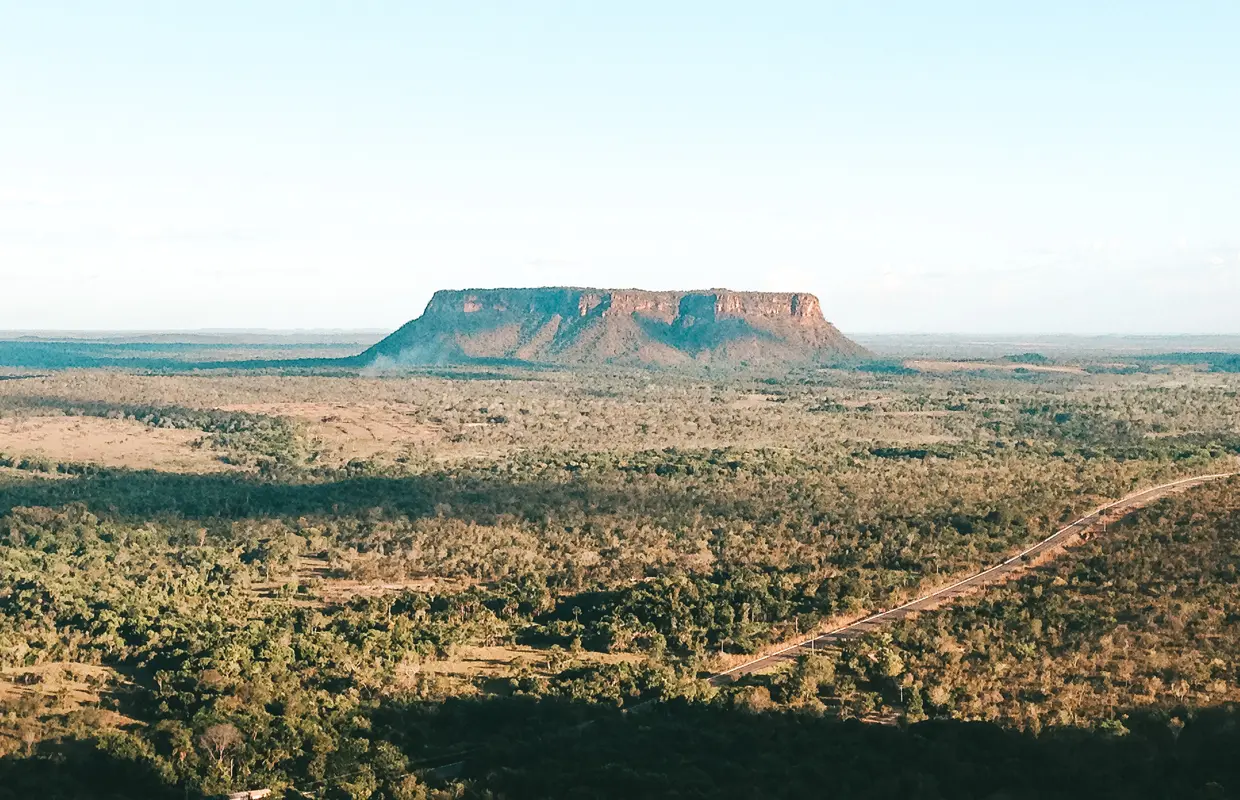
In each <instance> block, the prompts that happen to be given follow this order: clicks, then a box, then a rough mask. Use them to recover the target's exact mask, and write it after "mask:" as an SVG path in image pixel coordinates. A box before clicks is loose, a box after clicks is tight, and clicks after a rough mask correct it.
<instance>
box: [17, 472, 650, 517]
mask: <svg viewBox="0 0 1240 800" xmlns="http://www.w3.org/2000/svg"><path fill="white" fill-rule="evenodd" d="M665 499H666V498H665ZM645 502H652V500H651V499H650V498H648V497H645V496H644V495H635V494H634V493H633V492H632V491H627V492H626V491H619V490H609V489H604V488H602V487H599V486H597V485H592V484H588V483H586V482H584V481H572V480H569V481H565V482H558V481H523V482H514V481H510V480H507V479H504V478H503V477H500V476H496V477H490V476H487V477H476V478H461V477H459V476H453V475H449V474H446V473H434V474H428V475H417V476H409V477H374V476H360V477H353V478H342V479H339V480H334V481H326V482H305V483H283V482H275V481H270V480H265V479H261V478H258V477H255V476H253V475H247V474H228V473H220V474H179V473H167V472H155V471H136V470H126V469H92V470H91V471H90V472H89V473H88V474H84V475H77V476H73V477H66V478H59V479H55V480H21V481H11V482H0V515H3V514H7V513H8V512H9V511H11V510H12V509H13V508H15V507H19V506H47V507H53V508H55V507H60V506H64V505H67V504H69V503H81V504H83V505H85V506H86V507H87V508H88V509H89V510H90V511H91V512H92V513H95V514H108V515H119V516H122V517H139V518H150V517H159V516H178V517H186V518H193V519H224V520H238V519H247V518H260V517H296V516H301V515H313V514H339V515H356V514H359V513H363V514H364V513H369V512H372V511H373V510H375V509H379V510H381V511H383V512H388V513H397V514H404V515H406V516H410V517H420V516H429V515H434V514H442V515H444V516H449V517H454V518H457V519H463V520H467V521H472V522H480V523H487V522H494V521H495V520H496V519H497V518H498V517H500V516H501V515H515V516H520V517H525V518H529V519H532V520H541V519H543V518H544V517H545V516H546V514H547V513H548V512H549V511H550V510H552V509H565V508H572V507H574V506H576V507H580V508H582V509H584V510H589V511H591V512H593V513H607V512H610V511H618V510H622V509H630V510H636V509H637V506H638V504H642V503H645Z"/></svg>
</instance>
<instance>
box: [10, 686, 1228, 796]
mask: <svg viewBox="0 0 1240 800" xmlns="http://www.w3.org/2000/svg"><path fill="white" fill-rule="evenodd" d="M1238 722H1240V714H1237V711H1236V709H1235V708H1233V707H1216V708H1211V709H1205V710H1199V711H1196V712H1193V713H1191V714H1190V713H1188V712H1186V711H1185V712H1182V713H1180V714H1178V715H1177V718H1176V719H1172V718H1171V717H1169V716H1168V715H1166V714H1163V713H1159V712H1150V711H1134V712H1132V713H1131V714H1130V715H1129V716H1128V718H1127V719H1126V721H1125V725H1126V726H1127V728H1128V730H1127V731H1119V732H1118V733H1116V732H1098V731H1088V730H1082V729H1048V730H1046V731H1043V732H1042V733H1041V734H1040V735H1037V736H1035V735H1032V734H1027V733H1021V732H1018V731H1013V730H1009V729H1005V728H1003V727H1000V726H998V725H994V724H990V723H981V722H959V721H947V720H941V721H931V722H924V723H920V724H917V725H913V726H911V727H909V728H907V729H902V728H898V727H895V726H882V725H866V724H861V723H859V722H856V721H848V722H839V721H836V720H832V719H825V718H821V717H816V716H811V715H807V714H798V713H788V712H777V713H750V712H746V711H740V710H736V709H731V708H727V707H725V706H723V705H706V704H690V703H684V702H679V701H678V702H670V703H666V704H660V705H656V706H650V707H647V709H646V710H641V711H638V712H635V713H629V714H625V713H623V712H621V711H620V710H619V709H617V708H615V707H612V706H603V705H599V704H590V703H584V702H578V701H571V700H564V699H547V698H544V699H541V700H539V699H534V698H530V697H511V698H491V699H482V700H480V699H460V698H458V699H450V700H447V701H444V702H415V703H400V702H391V701H389V702H386V703H383V704H381V705H380V706H379V707H378V709H377V710H376V711H375V712H374V713H373V715H372V720H371V723H372V724H371V727H370V730H369V733H368V736H373V737H376V738H381V739H387V740H389V741H392V742H393V743H394V744H396V745H397V746H399V747H400V748H401V749H402V750H403V751H404V752H406V753H407V754H409V755H410V756H411V759H413V760H412V761H411V763H412V764H414V765H419V764H420V765H422V766H430V765H433V764H435V763H436V760H435V759H433V758H424V757H425V756H428V755H433V754H435V753H439V754H440V755H441V757H440V758H439V759H438V762H437V763H439V764H442V763H445V762H446V761H448V760H459V759H461V758H463V759H464V764H463V771H462V772H461V779H462V780H465V781H468V782H470V783H471V785H472V790H471V792H470V793H468V794H467V795H466V796H502V797H508V798H556V797H563V798H632V797H678V798H688V797H737V798H740V797H745V798H750V797H790V798H791V797H807V796H809V797H815V796H836V797H848V798H922V799H924V800H938V799H939V798H943V799H946V798H953V800H968V799H969V798H976V799H977V800H983V799H984V798H987V799H990V800H999V798H1012V799H1015V798H1045V797H1064V798H1068V797H1090V798H1134V797H1151V798H1153V797H1160V798H1161V797H1175V798H1224V797H1234V796H1236V792H1237V790H1238V789H1240V762H1237V760H1236V759H1235V758H1234V754H1235V753H1236V752H1237V748H1238V747H1240V725H1238V724H1237V723H1238ZM1181 723H1182V724H1181ZM462 750H467V751H468V753H467V754H466V755H464V756H461V755H460V754H459V753H460V751H462ZM454 753H456V754H455V755H454ZM419 758H421V759H422V760H421V761H418V759H419ZM74 781H78V782H80V784H75V783H74ZM329 785H330V781H327V782H323V783H321V784H320V785H319V786H318V787H313V788H318V789H328V787H329ZM75 786H77V788H78V790H77V791H74V787H75ZM298 788H312V787H311V786H301V787H298ZM487 791H489V792H492V793H493V794H491V795H484V792H487ZM34 796H37V797H92V798H113V797H132V796H143V797H161V796H180V794H179V793H173V794H172V795H168V793H167V792H165V791H164V790H163V786H162V785H161V784H160V783H159V781H158V778H157V777H156V775H155V773H152V772H151V771H150V770H149V769H148V768H146V767H145V766H143V765H142V763H141V762H140V761H137V760H133V761H130V760H126V759H125V757H124V756H123V754H122V755H121V756H120V757H117V756H114V755H107V754H105V753H103V752H101V751H99V750H93V749H90V748H80V749H76V750H68V751H64V752H62V753H59V754H56V755H50V756H43V755H41V756H40V757H38V758H33V759H19V758H14V757H10V758H7V759H0V800H8V798H10V797H13V798H16V797H34ZM325 796H333V797H334V796H337V795H335V794H332V793H331V791H330V789H328V791H327V793H326V795H325ZM339 796H344V795H339Z"/></svg>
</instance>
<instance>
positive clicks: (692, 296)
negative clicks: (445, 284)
mask: <svg viewBox="0 0 1240 800" xmlns="http://www.w3.org/2000/svg"><path fill="white" fill-rule="evenodd" d="M867 354H868V353H867V351H866V350H865V349H864V348H862V347H861V346H860V345H858V344H856V343H855V342H853V341H851V340H849V339H848V338H846V337H845V336H844V335H843V334H841V333H840V332H839V330H837V329H836V327H835V326H834V325H832V324H831V323H829V322H827V320H826V319H825V318H824V317H823V315H822V308H821V307H820V305H819V303H818V298H817V297H815V296H814V295H812V294H807V293H804V292H801V293H774V292H733V291H728V290H725V289H711V290H707V291H691V292H651V291H642V290H638V289H581V288H545V289H479V290H466V291H441V292H436V293H435V296H434V297H433V298H431V302H430V303H429V305H427V307H426V311H425V313H423V315H422V316H421V317H419V318H417V319H415V320H413V321H412V322H410V323H408V324H407V325H405V326H404V327H402V328H401V329H400V330H398V331H396V332H395V333H393V334H392V335H391V336H389V337H387V338H386V339H384V340H383V341H382V342H379V343H378V344H377V345H375V346H374V347H372V348H370V349H369V350H367V351H366V352H365V353H363V354H362V355H361V356H359V359H360V360H362V361H363V362H365V363H376V362H377V363H380V364H383V363H397V364H409V365H418V364H444V363H469V362H473V361H494V360H506V361H523V362H531V363H545V364H565V365H589V364H616V365H632V366H658V367H672V366H678V365H686V364H702V363H709V364H732V365H742V364H751V365H756V364H780V363H826V362H832V361H838V360H840V359H848V358H857V357H862V356H865V355H867Z"/></svg>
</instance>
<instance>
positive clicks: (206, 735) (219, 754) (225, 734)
mask: <svg viewBox="0 0 1240 800" xmlns="http://www.w3.org/2000/svg"><path fill="white" fill-rule="evenodd" d="M241 741H242V737H241V731H239V730H237V729H236V728H235V727H233V726H232V725H229V724H228V723H226V722H221V723H219V724H218V725H212V726H211V727H209V728H207V729H206V730H205V731H203V732H202V735H201V736H199V737H198V744H199V745H200V746H201V747H202V749H203V750H206V751H207V753H208V754H209V755H210V756H211V757H212V758H214V759H215V765H216V766H217V767H219V769H220V772H224V771H225V770H224V757H225V756H226V755H228V752H229V751H230V750H232V749H233V748H235V747H236V746H237V745H239V744H241ZM227 772H228V774H229V775H230V776H231V775H232V759H229V760H228V770H227Z"/></svg>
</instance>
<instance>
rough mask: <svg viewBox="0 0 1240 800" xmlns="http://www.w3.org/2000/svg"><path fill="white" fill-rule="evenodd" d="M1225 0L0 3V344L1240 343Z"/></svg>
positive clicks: (1234, 132)
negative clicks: (484, 296) (598, 310)
mask: <svg viewBox="0 0 1240 800" xmlns="http://www.w3.org/2000/svg"><path fill="white" fill-rule="evenodd" d="M1237 31H1240V3H1236V2H1234V1H1233V0H1219V1H1218V2H1204V1H1201V0H1180V2H1173V1H1172V0H1166V1H1165V2H1148V1H1146V0H1127V1H1126V2H1118V0H1117V1H1115V2H1108V1H1106V0H1098V1H1097V2H1089V3H1081V2H1061V1H1060V0H1044V1H1043V2H1038V3H1029V2H1014V1H1013V2H1007V1H1006V0H987V1H985V2H981V1H979V2H963V1H962V0H936V2H926V1H925V0H916V1H910V0H885V1H884V2H861V1H860V0H858V1H857V2H844V1H843V0H838V1H837V0H813V1H812V2H791V1H786V0H785V1H781V0H767V1H766V2H748V3H738V2H728V0H709V1H707V0H658V1H654V0H626V2H623V3H601V2H587V1H586V0H577V1H576V2H570V1H569V0H561V1H560V2H553V1H551V0H521V2H517V0H512V1H511V2H485V1H484V0H463V1H462V2H454V3H449V2H434V3H432V2H418V0H404V2H375V1H372V0H351V1H350V2H345V1H344V0H341V1H340V2H316V1H315V0H244V2H234V1H233V0H213V1H212V2H210V3H167V2H162V1H161V2H155V1H154V0H152V1H151V2H128V1H126V0H92V1H91V2H85V1H84V2H77V3H70V2H60V1H59V0H39V2H25V1H24V0H21V1H19V0H0V329H79V330H102V329H123V330H139V329H191V328H315V329H324V328H370V329H386V328H395V327H397V326H399V325H400V324H402V323H403V322H405V321H407V320H408V319H410V318H412V317H415V316H417V315H418V314H419V313H420V312H421V311H422V308H423V307H424V306H425V304H426V302H427V300H428V299H429V298H430V295H431V293H432V292H433V291H435V290H436V289H451V288H468V287H491V286H543V285H577V286H601V287H638V288H650V289H690V288H708V287H727V288H732V289H752V290H766V291H811V292H814V293H816V294H817V295H818V296H819V297H820V298H821V300H822V305H823V309H824V311H825V313H826V315H827V317H828V318H829V319H831V320H832V321H833V322H835V323H836V324H837V325H838V326H839V327H841V328H842V329H843V330H844V331H846V332H848V331H855V332H968V333H972V332H978V333H985V332H989V333H1000V332H1010V333H1023V332H1075V333H1138V332H1139V333H1238V332H1240V144H1238V143H1240V88H1238V87H1240V47H1237Z"/></svg>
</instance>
